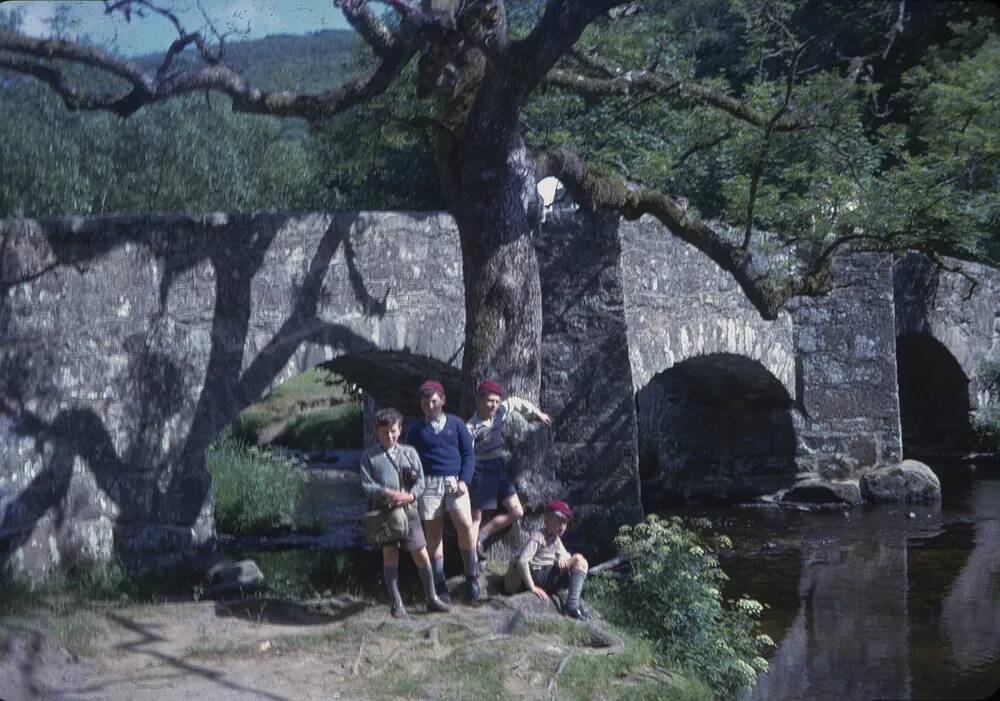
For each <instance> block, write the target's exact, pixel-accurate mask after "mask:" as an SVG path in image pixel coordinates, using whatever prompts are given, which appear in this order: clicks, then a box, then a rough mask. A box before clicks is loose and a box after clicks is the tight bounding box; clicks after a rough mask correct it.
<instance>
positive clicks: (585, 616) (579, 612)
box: [566, 606, 590, 621]
mask: <svg viewBox="0 0 1000 701" xmlns="http://www.w3.org/2000/svg"><path fill="white" fill-rule="evenodd" d="M566 615H567V616H569V617H570V618H574V619H576V620H578V621H589V620H590V613H589V612H588V611H587V609H585V608H583V606H578V607H576V608H575V609H571V608H568V609H566Z"/></svg>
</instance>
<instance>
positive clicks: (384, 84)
mask: <svg viewBox="0 0 1000 701" xmlns="http://www.w3.org/2000/svg"><path fill="white" fill-rule="evenodd" d="M407 27H408V25H404V28H403V29H402V30H401V31H400V35H399V36H398V37H397V40H396V41H395V42H394V43H393V46H392V47H391V48H390V49H389V50H388V51H387V52H386V54H385V56H384V57H383V59H382V61H381V62H380V63H379V65H378V66H376V67H375V68H374V69H373V70H372V71H370V72H369V73H368V74H366V75H361V76H357V77H355V78H353V79H351V80H349V81H347V82H346V83H344V84H343V85H341V86H339V87H337V88H335V89H332V90H328V91H325V92H322V93H318V94H300V93H293V92H288V91H282V92H265V91H263V90H260V89H258V88H255V87H253V86H252V85H250V84H249V83H247V81H246V80H245V79H244V78H243V77H242V76H241V75H240V74H239V73H238V72H237V71H235V70H234V69H232V68H231V67H229V66H228V65H226V64H225V63H223V62H222V61H221V60H218V61H216V62H215V63H214V64H210V65H207V66H201V67H198V68H193V69H190V70H186V71H183V72H180V73H177V74H174V75H169V76H168V75H163V74H162V72H160V71H158V75H155V76H154V75H151V74H149V73H147V72H145V71H144V70H143V69H142V68H141V67H140V66H139V64H137V63H135V62H132V61H127V60H125V59H122V58H119V57H117V56H114V55H112V54H108V53H106V52H104V51H101V50H100V49H97V48H94V47H91V46H86V45H83V44H79V43H77V42H72V41H62V40H41V39H33V38H30V37H25V36H23V35H21V34H18V33H15V32H12V31H10V30H7V29H0V52H3V51H6V52H10V53H12V54H15V56H14V57H9V56H5V55H3V54H2V53H0V62H2V65H3V66H4V67H5V68H8V69H11V70H15V71H18V72H20V73H24V74H26V75H31V76H33V77H35V78H37V79H39V80H41V81H43V82H45V83H47V84H48V85H49V86H50V87H51V88H52V89H53V90H54V91H55V92H56V93H58V94H59V95H60V96H61V97H62V98H63V100H64V101H65V102H66V104H67V106H69V107H70V108H74V109H76V108H80V109H88V110H107V111H110V112H114V113H115V114H118V115H119V116H121V117H128V116H130V115H132V114H133V113H135V112H136V111H137V110H139V109H141V108H142V107H144V106H145V105H148V104H152V103H154V102H160V101H163V100H166V99H169V98H172V97H176V96H179V95H183V94H185V93H189V92H193V91H198V90H217V91H219V92H223V93H225V94H227V95H229V97H231V98H232V100H233V110H235V111H238V112H247V113H252V114H269V115H278V116H293V117H302V118H304V119H309V120H318V119H322V118H325V117H330V116H333V115H335V114H337V113H339V112H343V111H345V110H347V109H349V108H351V107H353V106H354V105H357V104H359V103H362V102H365V101H367V100H370V99H371V98H373V97H375V96H377V95H380V94H382V93H383V92H385V91H386V90H387V89H388V87H389V86H390V85H391V84H392V82H393V81H394V80H395V79H396V77H397V76H398V75H399V74H400V72H401V71H402V70H403V68H404V67H405V66H406V64H407V63H408V62H409V61H410V59H411V58H412V57H413V56H414V55H415V54H416V52H417V50H418V49H419V48H420V46H421V41H420V40H419V39H418V38H417V36H416V31H415V30H413V29H412V28H409V29H407ZM186 41H189V42H190V41H195V42H196V41H197V40H196V39H187V40H186ZM175 44H176V42H175ZM172 48H173V46H172ZM168 53H169V51H168ZM24 56H29V57H33V58H39V59H64V60H68V61H72V62H74V63H79V64H83V65H87V66H91V67H94V68H97V69H99V70H102V71H104V72H107V73H110V74H112V75H116V76H119V77H122V78H125V79H126V80H128V81H129V82H130V83H131V84H132V85H133V90H132V91H131V92H129V93H127V94H125V95H113V94H110V93H109V92H107V91H84V90H81V89H78V88H74V87H73V86H71V85H70V84H69V83H68V82H67V80H66V77H65V75H64V73H63V72H62V71H61V70H59V69H58V68H55V67H52V66H49V65H45V64H42V63H40V62H36V61H26V60H24V58H23V57H24ZM164 65H166V66H169V62H168V61H166V60H165V61H164V63H163V64H161V69H162V68H163V66H164Z"/></svg>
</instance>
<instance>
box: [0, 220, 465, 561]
mask: <svg viewBox="0 0 1000 701" xmlns="http://www.w3.org/2000/svg"><path fill="white" fill-rule="evenodd" d="M0 245H2V248H0V251H2V255H3V258H2V271H0V280H2V287H0V304H2V306H0V339H2V340H0V400H2V404H0V409H2V411H0V555H3V553H6V555H4V559H5V560H9V561H10V564H11V565H12V566H13V567H15V568H23V569H28V570H33V571H39V570H44V569H45V568H46V567H48V566H49V565H51V564H55V563H59V562H60V561H63V562H66V561H73V560H75V559H93V560H104V559H107V558H108V557H110V556H111V555H112V553H116V554H117V555H119V556H120V557H122V558H123V559H124V560H125V561H126V562H135V561H136V559H137V558H140V559H142V561H143V563H144V564H146V565H151V564H165V563H169V562H171V561H172V560H175V559H177V558H179V557H181V556H182V555H184V554H187V553H190V552H191V551H192V550H194V549H197V548H199V547H202V546H205V545H207V544H210V543H211V542H212V540H213V537H214V529H213V520H212V500H211V489H210V479H209V476H208V474H207V472H206V470H205V468H204V452H205V449H206V447H207V446H208V445H209V443H210V442H211V441H213V440H214V439H215V438H216V437H217V436H218V435H219V433H220V432H221V430H222V429H223V427H224V426H225V425H227V424H228V423H229V422H231V421H232V420H233V419H234V418H235V416H236V414H237V413H238V412H239V410H240V409H242V408H243V407H245V406H246V405H247V404H249V403H251V402H252V401H255V400H256V399H258V398H259V397H260V396H261V395H262V394H263V393H264V392H265V391H266V390H267V389H268V387H269V386H271V385H272V384H275V383H277V382H280V381H281V380H283V379H285V378H286V377H289V376H291V375H294V374H296V373H298V372H300V371H302V370H305V369H307V368H308V367H311V366H313V365H315V364H317V363H319V362H322V361H324V360H328V359H330V358H334V357H336V356H340V355H343V354H349V353H355V352H363V351H370V350H373V349H387V350H396V351H406V352H408V353H410V354H413V355H414V356H426V357H430V358H434V359H437V360H438V361H441V362H454V359H455V358H458V357H459V356H460V353H459V350H460V348H461V344H462V334H463V332H462V329H463V326H464V306H463V292H462V282H461V281H462V272H461V264H460V262H459V259H458V257H457V255H455V251H456V250H457V237H456V232H455V229H454V225H453V223H452V221H451V219H450V218H449V217H446V216H443V215H440V214H343V215H326V214H323V215H319V214H315V215H303V216H288V215H254V216H232V215H224V214H219V215H208V216H203V217H193V216H192V217H186V216H151V217H142V216H123V217H101V218H94V219H79V218H74V219H62V220H52V221H46V222H36V221H32V220H12V221H2V222H0Z"/></svg>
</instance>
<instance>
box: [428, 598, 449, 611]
mask: <svg viewBox="0 0 1000 701" xmlns="http://www.w3.org/2000/svg"><path fill="white" fill-rule="evenodd" d="M427 611H428V612H431V611H437V612H439V613H448V612H449V611H451V605H450V604H447V603H445V602H444V601H442V600H441V597H439V596H435V597H433V598H430V599H428V600H427Z"/></svg>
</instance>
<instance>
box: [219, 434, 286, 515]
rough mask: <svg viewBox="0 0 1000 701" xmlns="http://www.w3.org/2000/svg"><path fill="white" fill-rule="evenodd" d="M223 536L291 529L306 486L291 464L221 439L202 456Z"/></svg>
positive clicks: (235, 442)
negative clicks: (226, 534) (210, 482)
mask: <svg viewBox="0 0 1000 701" xmlns="http://www.w3.org/2000/svg"><path fill="white" fill-rule="evenodd" d="M205 459H206V462H207V463H208V471H209V472H210V473H211V475H212V488H213V491H214V494H215V523H216V527H217V528H218V529H219V530H220V531H221V532H223V533H232V534H246V533H259V532H266V531H271V530H275V529H278V528H283V527H288V526H291V525H292V523H293V522H294V516H295V508H296V505H297V504H298V501H299V495H300V493H301V491H302V486H303V484H304V482H305V476H304V475H303V473H302V470H301V469H300V468H298V467H297V466H296V465H295V464H294V463H292V462H291V461H290V460H286V459H282V458H278V457H275V456H273V455H271V454H270V453H268V452H267V451H265V450H262V449H260V448H256V447H251V446H247V445H246V444H245V443H242V442H241V441H239V440H237V439H235V438H233V437H232V436H231V435H228V434H227V435H224V436H223V437H222V438H220V439H219V440H218V441H217V442H216V443H215V444H214V445H213V446H212V447H211V448H209V449H208V452H207V453H206V454H205Z"/></svg>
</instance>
